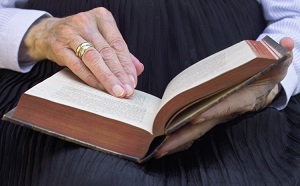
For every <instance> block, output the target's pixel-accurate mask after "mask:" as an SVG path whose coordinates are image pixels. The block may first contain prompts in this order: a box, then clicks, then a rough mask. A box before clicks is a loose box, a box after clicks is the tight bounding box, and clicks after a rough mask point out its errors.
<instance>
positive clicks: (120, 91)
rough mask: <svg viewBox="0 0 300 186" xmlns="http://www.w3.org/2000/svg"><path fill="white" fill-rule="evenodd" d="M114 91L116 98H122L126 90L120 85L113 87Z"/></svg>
mask: <svg viewBox="0 0 300 186" xmlns="http://www.w3.org/2000/svg"><path fill="white" fill-rule="evenodd" d="M112 91H113V93H114V95H115V96H116V97H122V96H123V95H124V93H125V91H124V89H123V88H122V87H121V86H120V85H118V84H117V85H115V86H113V88H112Z"/></svg>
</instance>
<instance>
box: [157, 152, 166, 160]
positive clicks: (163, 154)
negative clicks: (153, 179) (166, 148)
mask: <svg viewBox="0 0 300 186" xmlns="http://www.w3.org/2000/svg"><path fill="white" fill-rule="evenodd" d="M167 154H168V152H164V153H162V154H161V155H160V156H158V157H155V158H156V159H159V158H162V157H163V156H165V155H167Z"/></svg>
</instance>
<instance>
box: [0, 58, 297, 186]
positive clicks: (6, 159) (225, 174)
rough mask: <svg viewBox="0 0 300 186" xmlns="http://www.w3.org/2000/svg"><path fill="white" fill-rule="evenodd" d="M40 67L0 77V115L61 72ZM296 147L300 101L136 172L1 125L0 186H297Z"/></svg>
mask: <svg viewBox="0 0 300 186" xmlns="http://www.w3.org/2000/svg"><path fill="white" fill-rule="evenodd" d="M42 66H43V69H46V70H44V71H42V70H41V69H39V68H41V67H35V69H33V70H32V71H31V72H30V73H28V74H20V73H16V72H10V71H4V70H3V71H1V73H0V74H1V75H2V76H0V78H1V81H0V85H1V86H0V92H1V95H0V96H1V97H0V103H1V104H0V113H1V115H3V114H4V113H5V112H7V111H9V110H10V109H12V108H13V107H14V106H16V103H17V101H18V99H19V96H20V95H21V94H22V93H23V92H24V91H25V90H27V89H28V88H29V87H31V86H33V85H34V84H36V83H38V82H39V81H41V80H43V79H45V78H46V77H48V76H50V75H51V74H52V73H54V72H56V71H58V70H59V69H60V67H57V66H56V65H53V64H52V63H48V62H46V63H45V64H42ZM2 72H3V73H2ZM299 143H300V95H297V96H294V97H292V99H291V101H290V103H289V104H288V106H287V108H286V109H285V110H283V111H277V110H275V109H272V108H266V109H264V110H262V111H260V112H257V113H249V114H245V115H242V116H240V117H238V118H236V119H234V120H232V121H230V122H228V123H225V124H222V125H219V126H217V127H215V128H214V129H213V130H211V131H210V132H209V133H207V134H206V135H205V136H203V137H202V138H200V139H198V140H196V141H195V142H194V144H193V146H192V147H191V148H190V149H188V150H186V151H184V152H180V153H177V154H174V155H170V156H166V157H164V158H162V159H158V160H154V159H153V160H150V161H148V162H146V163H144V164H141V165H139V164H136V163H134V162H130V161H128V160H124V159H121V158H118V157H115V156H111V155H108V154H105V153H102V152H99V151H95V150H92V149H89V148H85V147H82V146H79V145H76V144H73V143H70V142H67V141H64V140H61V139H58V138H55V137H51V136H48V135H45V134H41V133H39V132H36V131H33V130H31V129H27V128H24V127H20V126H17V125H14V124H10V123H8V122H4V121H1V123H0V162H1V163H0V164H1V165H3V166H1V167H0V179H1V178H5V179H2V180H1V181H2V184H3V185H18V184H22V185H133V184H134V185H224V184H229V185H232V184H236V185H245V184H246V185H255V184H259V185H261V184H268V185H296V184H297V183H298V182H299V177H300V149H299Z"/></svg>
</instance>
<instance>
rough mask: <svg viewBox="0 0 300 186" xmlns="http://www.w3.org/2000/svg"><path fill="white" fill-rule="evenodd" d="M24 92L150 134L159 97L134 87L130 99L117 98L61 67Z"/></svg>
mask: <svg viewBox="0 0 300 186" xmlns="http://www.w3.org/2000/svg"><path fill="white" fill-rule="evenodd" d="M26 94H29V95H32V96H36V97H40V98H43V99H46V100H49V101H52V102H56V103H59V104H62V105H67V106H70V107H74V108H77V109H80V110H84V111H87V112H90V113H94V114H97V115H101V116H104V117H106V118H111V119H114V120H118V121H121V122H124V123H128V124H130V125H133V126H135V127H138V128H141V129H144V130H146V131H148V132H149V133H151V134H152V124H153V120H154V117H155V114H156V113H157V109H158V107H159V103H160V99H159V98H157V97H155V96H152V95H150V94H146V93H144V92H141V91H138V90H135V92H134V94H133V96H132V97H131V98H130V99H122V98H116V97H114V96H112V95H110V94H108V93H106V92H103V91H101V90H98V89H95V88H93V87H90V86H88V85H87V84H85V83H83V82H82V81H81V80H80V79H79V78H77V77H76V76H75V75H74V74H73V73H72V72H71V71H70V70H68V69H64V70H63V71H60V72H58V73H56V74H55V75H53V76H51V77H50V78H48V79H46V80H45V81H43V82H42V83H40V84H38V85H36V86H35V87H33V88H31V89H29V90H28V91H27V92H26Z"/></svg>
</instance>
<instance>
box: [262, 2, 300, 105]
mask: <svg viewBox="0 0 300 186" xmlns="http://www.w3.org/2000/svg"><path fill="white" fill-rule="evenodd" d="M260 2H261V4H262V7H263V11H264V16H265V19H266V20H267V23H268V25H267V27H266V29H265V30H264V32H263V33H262V34H261V35H260V36H259V37H258V39H262V38H263V37H264V36H265V35H269V36H270V37H272V38H273V39H275V40H276V41H278V42H279V41H280V39H281V38H283V37H290V38H292V39H293V40H294V42H295V47H294V49H293V62H292V64H291V65H290V67H289V69H288V73H287V76H286V77H285V78H284V79H283V80H282V81H281V85H282V88H283V91H282V93H281V94H280V96H279V97H278V98H277V99H276V100H275V101H274V102H273V103H272V104H271V106H273V107H275V108H277V109H280V110H281V109H283V108H284V107H285V106H286V105H287V103H288V101H289V99H290V97H291V96H292V95H295V94H298V93H299V92H300V32H299V31H300V1H299V0H288V1H282V0H260Z"/></svg>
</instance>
